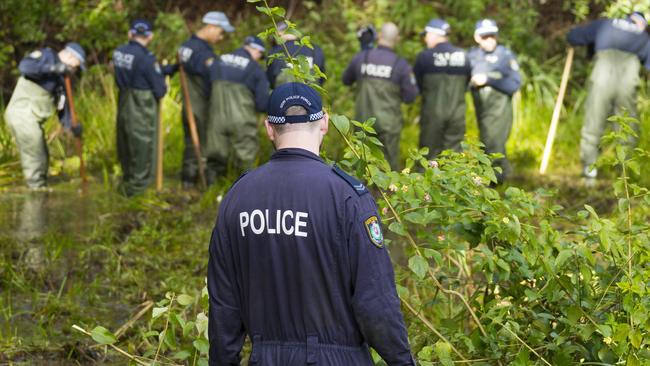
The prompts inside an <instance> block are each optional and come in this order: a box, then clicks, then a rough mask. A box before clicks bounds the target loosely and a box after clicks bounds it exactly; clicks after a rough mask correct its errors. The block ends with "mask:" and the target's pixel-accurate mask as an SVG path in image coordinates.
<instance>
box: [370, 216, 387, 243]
mask: <svg viewBox="0 0 650 366" xmlns="http://www.w3.org/2000/svg"><path fill="white" fill-rule="evenodd" d="M365 226H366V231H367V232H368V237H369V238H370V241H371V242H372V243H373V244H374V245H375V246H376V247H377V248H383V247H384V234H382V232H381V226H380V225H379V219H378V218H377V216H370V217H369V218H368V219H367V220H366V222H365Z"/></svg>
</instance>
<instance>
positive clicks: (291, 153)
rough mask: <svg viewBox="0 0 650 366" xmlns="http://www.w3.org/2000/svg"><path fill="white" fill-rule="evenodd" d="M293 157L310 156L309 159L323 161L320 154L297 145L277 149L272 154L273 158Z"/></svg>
mask: <svg viewBox="0 0 650 366" xmlns="http://www.w3.org/2000/svg"><path fill="white" fill-rule="evenodd" d="M292 157H301V158H308V159H313V160H317V161H320V162H321V163H322V162H323V159H321V157H320V156H318V155H316V154H314V153H313V152H311V151H309V150H305V149H301V148H297V147H289V148H285V149H280V150H277V151H276V152H274V153H273V155H271V160H275V159H285V158H292Z"/></svg>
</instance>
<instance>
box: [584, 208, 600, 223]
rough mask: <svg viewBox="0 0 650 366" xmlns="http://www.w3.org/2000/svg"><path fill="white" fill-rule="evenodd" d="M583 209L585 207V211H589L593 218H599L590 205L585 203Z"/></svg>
mask: <svg viewBox="0 0 650 366" xmlns="http://www.w3.org/2000/svg"><path fill="white" fill-rule="evenodd" d="M585 209H586V210H587V211H589V213H590V214H591V216H593V218H594V219H596V220H598V219H599V218H598V214H597V213H596V210H594V208H593V207H591V206H589V205H585Z"/></svg>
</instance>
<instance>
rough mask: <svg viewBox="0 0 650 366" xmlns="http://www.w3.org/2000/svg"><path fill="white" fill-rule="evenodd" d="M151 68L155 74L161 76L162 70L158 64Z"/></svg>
mask: <svg viewBox="0 0 650 366" xmlns="http://www.w3.org/2000/svg"><path fill="white" fill-rule="evenodd" d="M153 68H154V70H156V72H157V73H158V74H162V70H161V69H160V64H159V63H157V62H156V63H155V64H154V65H153Z"/></svg>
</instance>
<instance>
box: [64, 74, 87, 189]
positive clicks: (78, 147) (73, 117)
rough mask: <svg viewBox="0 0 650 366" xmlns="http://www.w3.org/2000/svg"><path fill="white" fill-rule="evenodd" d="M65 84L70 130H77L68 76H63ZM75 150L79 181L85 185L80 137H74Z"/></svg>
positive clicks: (75, 113) (75, 112)
mask: <svg viewBox="0 0 650 366" xmlns="http://www.w3.org/2000/svg"><path fill="white" fill-rule="evenodd" d="M63 80H64V83H65V94H66V99H67V100H68V107H69V108H70V119H71V125H72V128H77V126H79V121H78V120H77V111H76V110H75V108H74V98H73V97H72V82H71V81H70V75H65V76H64V77H63ZM75 149H76V150H77V155H78V156H79V175H80V176H81V181H82V182H83V183H86V182H87V181H88V180H87V178H86V167H85V165H84V156H83V140H82V139H81V136H75Z"/></svg>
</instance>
